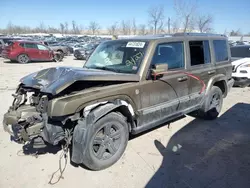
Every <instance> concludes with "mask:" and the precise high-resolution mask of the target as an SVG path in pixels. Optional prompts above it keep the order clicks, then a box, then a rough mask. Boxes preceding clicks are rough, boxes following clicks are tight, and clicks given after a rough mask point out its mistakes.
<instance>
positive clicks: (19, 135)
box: [3, 105, 65, 147]
mask: <svg viewBox="0 0 250 188" xmlns="http://www.w3.org/2000/svg"><path fill="white" fill-rule="evenodd" d="M3 128H4V130H5V131H6V132H8V133H9V134H10V135H11V136H12V140H14V141H16V142H18V143H25V142H27V141H32V140H33V141H35V142H36V143H37V145H39V147H41V145H43V146H46V145H47V144H50V145H54V146H55V145H58V143H59V142H60V141H61V140H63V139H64V137H65V134H64V129H63V126H62V124H58V122H57V123H55V122H54V123H53V121H51V120H50V121H48V116H47V114H46V113H43V114H41V113H39V112H37V111H36V108H35V107H33V106H29V105H24V106H21V107H19V108H18V109H17V110H12V109H11V108H10V110H8V112H7V113H5V114H4V118H3ZM38 142H39V143H38Z"/></svg>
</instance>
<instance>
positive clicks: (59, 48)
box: [43, 42, 70, 55]
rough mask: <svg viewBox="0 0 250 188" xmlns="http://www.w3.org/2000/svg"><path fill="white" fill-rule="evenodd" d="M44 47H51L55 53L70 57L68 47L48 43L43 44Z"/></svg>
mask: <svg viewBox="0 0 250 188" xmlns="http://www.w3.org/2000/svg"><path fill="white" fill-rule="evenodd" d="M43 44H44V45H46V46H49V48H50V49H51V50H53V51H56V52H59V53H61V54H62V55H69V54H70V50H69V48H68V47H67V46H63V45H59V44H57V43H54V44H49V43H47V42H43Z"/></svg>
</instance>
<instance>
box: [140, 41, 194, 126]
mask: <svg viewBox="0 0 250 188" xmlns="http://www.w3.org/2000/svg"><path fill="white" fill-rule="evenodd" d="M184 51H185V50H184V42H183V41H180V42H179V41H177V42H167V43H161V44H158V45H157V47H156V49H155V52H154V57H153V59H152V62H151V67H152V66H154V65H156V64H168V66H169V70H168V71H167V73H166V74H164V75H163V77H161V78H159V79H157V80H154V79H153V77H151V75H148V78H147V80H146V81H143V82H142V83H141V89H140V91H141V92H140V93H141V106H142V109H141V110H139V111H140V115H141V118H140V125H143V126H147V125H149V124H152V125H157V124H159V123H163V122H166V121H167V120H168V118H171V117H172V116H174V115H176V114H178V113H181V112H182V111H183V110H184V109H185V108H187V106H186V104H187V102H188V100H189V96H188V85H189V77H187V76H186V75H185V74H183V71H184V70H185V53H184ZM149 74H150V73H149Z"/></svg>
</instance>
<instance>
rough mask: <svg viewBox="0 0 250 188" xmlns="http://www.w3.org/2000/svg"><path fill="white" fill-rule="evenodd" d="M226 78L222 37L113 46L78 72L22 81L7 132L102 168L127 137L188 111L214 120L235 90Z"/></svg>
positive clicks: (52, 72) (104, 46) (62, 70)
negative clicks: (68, 150)
mask: <svg viewBox="0 0 250 188" xmlns="http://www.w3.org/2000/svg"><path fill="white" fill-rule="evenodd" d="M231 73H232V65H231V57H230V53H229V45H228V41H227V38H226V37H225V36H223V35H213V34H193V33H186V34H182V33H178V34H174V35H169V36H164V35H161V36H144V37H139V36H138V37H136V38H130V39H121V40H110V41H106V42H103V43H101V44H100V45H99V46H98V47H97V48H96V49H95V51H94V52H93V54H92V55H91V56H90V57H89V59H88V60H87V62H86V63H85V65H84V67H82V68H72V67H55V68H49V69H44V70H41V71H39V72H36V73H32V74H30V75H28V76H26V77H24V78H22V79H21V81H20V82H21V83H20V85H19V86H18V88H17V91H16V93H15V94H14V95H13V96H14V101H13V104H12V106H11V107H10V109H9V110H8V112H7V113H6V114H5V115H4V122H3V123H4V128H5V130H6V131H8V132H9V133H10V134H11V135H12V136H13V137H14V138H15V140H17V141H20V142H21V141H24V142H25V141H30V140H33V141H34V147H35V145H36V144H38V145H39V144H40V145H41V144H42V145H48V144H50V145H59V144H65V141H66V143H67V142H70V144H72V157H71V160H72V161H73V162H74V163H78V164H81V163H83V164H84V165H86V166H87V167H89V168H90V169H93V170H101V169H104V168H107V167H109V166H111V165H112V164H114V163H115V162H116V161H117V160H119V158H120V157H121V155H122V154H123V152H124V150H125V148H126V145H127V142H128V138H129V134H137V133H140V132H143V131H145V130H147V129H149V128H152V127H155V126H158V125H160V124H162V123H165V122H168V121H170V120H173V119H175V118H178V117H180V116H183V115H184V114H188V113H191V112H192V113H193V114H196V115H198V116H200V117H203V118H205V119H215V118H216V117H217V116H218V114H219V113H220V111H221V107H222V101H223V98H224V97H226V96H227V94H228V92H229V90H230V88H231V87H232V85H233V82H234V81H233V79H232V78H231ZM27 96H30V97H27ZM70 136H71V138H72V140H70V139H69V137H70Z"/></svg>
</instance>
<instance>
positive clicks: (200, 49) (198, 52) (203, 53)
mask: <svg viewBox="0 0 250 188" xmlns="http://www.w3.org/2000/svg"><path fill="white" fill-rule="evenodd" d="M189 48H190V56H191V66H194V65H201V64H207V63H211V56H210V49H209V41H208V40H205V41H190V42H189Z"/></svg>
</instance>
